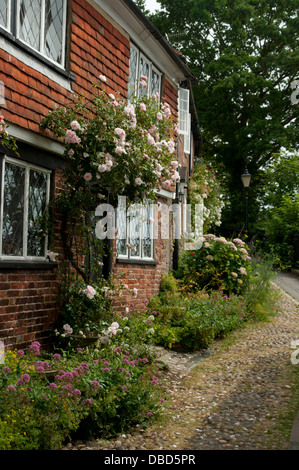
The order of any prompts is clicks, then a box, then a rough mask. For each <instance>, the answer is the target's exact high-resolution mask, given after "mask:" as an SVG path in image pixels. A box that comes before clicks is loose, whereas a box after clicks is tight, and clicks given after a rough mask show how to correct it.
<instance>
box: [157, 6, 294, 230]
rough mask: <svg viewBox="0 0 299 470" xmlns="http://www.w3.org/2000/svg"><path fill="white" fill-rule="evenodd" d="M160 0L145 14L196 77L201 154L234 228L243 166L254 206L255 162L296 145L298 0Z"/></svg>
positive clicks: (238, 219)
mask: <svg viewBox="0 0 299 470" xmlns="http://www.w3.org/2000/svg"><path fill="white" fill-rule="evenodd" d="M158 2H159V4H160V5H161V11H159V12H156V13H155V14H153V15H151V16H150V19H151V21H152V22H153V23H154V24H155V25H156V27H157V28H158V29H159V30H160V32H161V33H162V34H164V35H165V37H166V39H168V41H169V42H170V43H171V44H172V45H173V46H174V47H175V48H177V49H179V50H180V51H181V52H182V53H183V54H184V56H185V58H186V60H187V62H188V65H189V67H190V69H191V70H192V72H193V73H194V75H195V76H196V77H197V79H198V81H197V83H196V84H194V96H195V102H196V108H197V112H198V116H199V121H200V126H201V129H202V135H203V157H205V158H206V159H207V160H210V161H211V162H213V163H215V162H216V164H217V167H218V169H220V170H221V172H222V174H223V177H224V181H225V182H226V184H227V187H228V192H229V195H230V197H229V202H228V205H227V207H226V212H225V213H226V221H225V222H224V223H225V224H227V225H230V226H231V228H234V229H236V228H240V225H241V226H242V220H243V219H242V215H241V211H242V210H243V207H242V205H241V204H243V199H242V196H241V192H242V191H243V188H242V184H241V179H240V176H241V174H242V173H243V171H244V167H245V166H247V167H248V170H249V172H250V173H251V174H252V176H253V178H252V186H253V187H252V189H251V193H250V194H251V197H250V202H251V204H252V205H253V204H256V192H255V187H256V186H258V184H259V179H258V171H259V169H261V168H263V167H264V165H266V164H267V162H269V161H271V159H272V158H273V155H274V154H275V153H278V152H279V151H280V149H281V147H285V148H287V149H288V148H296V147H297V146H298V124H297V118H298V104H296V102H294V100H292V98H291V97H292V94H293V93H294V89H293V87H294V82H295V81H296V78H297V73H298V64H299V54H298V49H299V48H298V31H299V22H298V14H297V12H298V6H299V0H288V1H286V0H158ZM256 212H257V208H256V206H255V211H254V213H255V214H256ZM249 215H253V211H252V210H251V211H250V210H249Z"/></svg>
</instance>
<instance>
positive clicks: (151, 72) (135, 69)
mask: <svg viewBox="0 0 299 470" xmlns="http://www.w3.org/2000/svg"><path fill="white" fill-rule="evenodd" d="M142 75H144V76H145V77H147V88H143V87H141V88H140V87H138V85H137V81H138V80H139V79H140V77H141V76H142ZM128 92H129V98H131V97H132V96H133V95H136V96H138V94H140V93H141V94H147V95H148V96H154V95H155V94H156V93H158V96H159V97H160V93H161V73H160V72H159V71H158V69H157V68H156V67H155V65H154V64H153V63H152V62H151V61H150V60H149V59H148V58H147V57H145V55H144V54H142V52H141V51H140V50H139V49H137V47H135V46H133V45H131V52H130V76H129V90H128Z"/></svg>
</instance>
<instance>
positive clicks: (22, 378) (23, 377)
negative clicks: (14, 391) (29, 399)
mask: <svg viewBox="0 0 299 470" xmlns="http://www.w3.org/2000/svg"><path fill="white" fill-rule="evenodd" d="M21 380H23V382H24V383H28V382H29V381H30V376H29V375H28V374H23V375H21Z"/></svg>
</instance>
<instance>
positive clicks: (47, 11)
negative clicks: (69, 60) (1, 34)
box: [0, 0, 67, 66]
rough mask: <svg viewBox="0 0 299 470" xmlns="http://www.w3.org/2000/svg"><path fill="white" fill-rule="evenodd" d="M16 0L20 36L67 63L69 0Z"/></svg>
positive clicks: (50, 55)
mask: <svg viewBox="0 0 299 470" xmlns="http://www.w3.org/2000/svg"><path fill="white" fill-rule="evenodd" d="M2 1H3V0H0V2H2ZM12 1H14V2H16V6H17V24H16V35H17V38H18V39H20V40H21V41H23V42H24V43H25V44H27V45H28V46H29V47H31V48H33V49H34V50H36V51H38V52H40V53H41V54H42V55H44V56H45V57H47V58H48V59H50V60H51V61H53V62H55V63H56V64H59V65H62V66H63V65H64V59H65V33H66V7H67V0H19V1H16V0H12Z"/></svg>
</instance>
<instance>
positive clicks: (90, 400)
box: [83, 398, 92, 406]
mask: <svg viewBox="0 0 299 470" xmlns="http://www.w3.org/2000/svg"><path fill="white" fill-rule="evenodd" d="M84 403H86V405H89V406H92V399H91V398H86V400H84V401H83V404H84Z"/></svg>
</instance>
